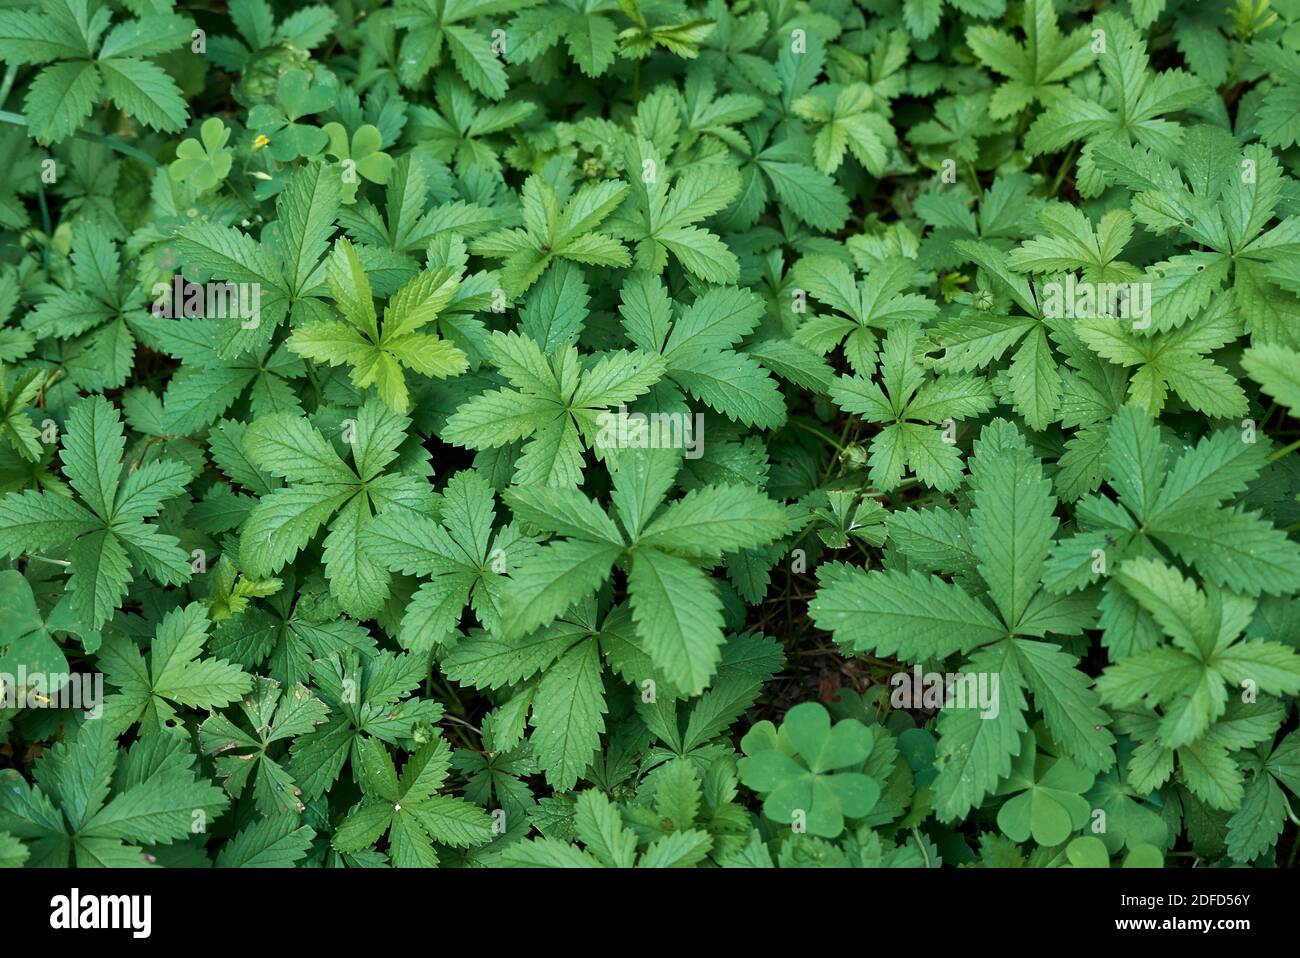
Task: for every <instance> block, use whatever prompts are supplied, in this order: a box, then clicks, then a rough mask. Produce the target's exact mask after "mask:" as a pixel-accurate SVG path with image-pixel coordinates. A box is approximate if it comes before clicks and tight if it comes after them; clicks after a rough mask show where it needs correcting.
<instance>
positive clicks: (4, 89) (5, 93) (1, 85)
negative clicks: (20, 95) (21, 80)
mask: <svg viewBox="0 0 1300 958" xmlns="http://www.w3.org/2000/svg"><path fill="white" fill-rule="evenodd" d="M17 77H18V64H16V63H11V64H9V67H8V69H6V70H5V78H4V80H2V81H0V107H2V106H4V105H5V101H6V100H8V99H9V91H10V90H12V89H13V88H14V80H15V79H17Z"/></svg>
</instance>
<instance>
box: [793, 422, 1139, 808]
mask: <svg viewBox="0 0 1300 958" xmlns="http://www.w3.org/2000/svg"><path fill="white" fill-rule="evenodd" d="M971 485H972V490H973V491H972V496H971V499H972V502H973V505H972V508H971V513H970V526H969V538H970V546H969V549H970V553H971V554H972V558H973V559H974V560H975V564H976V569H977V570H978V574H979V577H980V578H981V579H982V580H983V584H984V587H985V588H986V589H987V598H986V599H981V598H977V597H974V596H971V595H969V594H968V593H967V591H966V590H965V589H963V588H962V587H961V586H959V585H957V584H955V583H952V582H945V581H943V580H941V579H939V578H937V577H935V576H933V575H923V574H921V573H919V572H915V571H913V572H910V573H904V572H901V571H899V570H884V571H873V572H862V571H861V570H858V569H854V568H852V567H849V566H844V565H831V566H823V568H822V570H820V571H819V573H818V580H819V585H820V588H819V589H818V593H817V596H816V598H815V599H814V600H813V601H812V602H811V603H809V614H810V616H811V617H812V619H813V622H814V623H815V624H817V625H818V627H820V628H824V629H827V630H829V631H830V632H831V633H832V634H833V635H834V636H835V640H836V642H837V643H838V644H840V645H842V646H843V647H845V648H846V649H848V650H851V651H854V652H866V651H871V652H874V653H876V654H880V655H895V656H898V657H899V658H902V659H905V660H911V661H935V660H943V659H947V658H948V657H950V656H953V655H955V654H957V653H962V652H965V653H969V654H968V656H967V658H966V663H965V665H964V666H963V667H962V669H961V671H962V672H973V673H976V674H984V675H990V676H991V675H996V676H997V677H998V680H997V681H998V684H997V687H996V692H995V693H994V694H995V695H996V697H997V701H998V705H997V708H996V709H989V710H987V711H985V712H980V711H979V710H971V709H969V708H968V709H965V710H963V709H953V710H951V711H945V712H944V715H943V717H942V720H941V721H940V723H939V726H938V729H939V733H940V736H939V748H938V755H939V759H940V761H939V765H938V768H939V769H940V771H939V776H938V778H937V780H936V783H935V795H936V801H937V807H938V809H939V813H940V816H941V818H943V819H944V820H951V819H954V818H960V817H962V816H964V815H966V814H967V812H968V811H969V809H970V808H971V807H973V806H975V805H978V804H979V802H980V801H981V800H982V798H983V797H984V796H985V795H987V794H988V793H989V792H990V791H991V790H992V789H993V788H994V786H995V785H996V784H997V782H998V781H999V780H1000V779H1001V778H1003V777H1004V776H1006V775H1007V774H1008V772H1009V771H1010V768H1011V760H1012V759H1013V758H1014V757H1015V756H1016V755H1017V754H1019V749H1020V744H1019V737H1020V734H1021V732H1023V731H1024V730H1025V729H1026V728H1028V723H1027V722H1026V721H1025V718H1024V715H1023V713H1024V710H1025V708H1026V707H1027V705H1028V702H1029V698H1028V697H1027V696H1026V695H1025V693H1026V691H1028V692H1029V693H1030V694H1031V695H1032V698H1033V702H1034V704H1035V705H1036V706H1037V707H1038V709H1039V710H1040V711H1041V712H1042V713H1043V717H1044V719H1045V721H1046V723H1047V726H1048V728H1049V729H1050V730H1051V732H1052V734H1053V736H1054V737H1055V740H1056V741H1057V742H1058V743H1060V745H1061V746H1062V747H1063V748H1064V749H1065V750H1066V752H1067V754H1068V755H1070V756H1071V758H1072V759H1074V760H1075V761H1076V762H1077V763H1078V764H1079V765H1080V766H1081V767H1083V768H1087V769H1089V770H1092V771H1102V770H1104V769H1106V768H1108V767H1109V766H1110V765H1111V764H1112V763H1113V762H1114V753H1113V750H1112V744H1113V742H1114V738H1113V736H1112V735H1111V733H1110V732H1109V730H1108V729H1107V728H1106V725H1107V724H1108V721H1109V720H1108V717H1107V715H1106V713H1105V712H1104V711H1103V710H1102V709H1101V708H1100V707H1099V705H1100V703H1099V700H1098V697H1097V694H1096V693H1095V692H1094V691H1093V690H1092V689H1091V688H1090V687H1089V681H1088V678H1087V677H1086V676H1085V675H1084V674H1082V673H1081V672H1079V671H1078V662H1077V660H1076V659H1075V658H1074V657H1073V656H1071V655H1069V654H1067V653H1065V652H1063V651H1062V650H1061V649H1060V648H1059V647H1058V646H1056V645H1055V644H1053V643H1052V642H1051V641H1050V640H1043V641H1039V639H1043V638H1044V637H1046V636H1050V635H1052V634H1056V635H1072V634H1077V633H1079V632H1082V631H1083V629H1084V628H1085V627H1087V626H1089V625H1090V624H1091V619H1092V615H1093V613H1092V612H1091V610H1090V609H1088V608H1087V607H1082V608H1080V607H1076V608H1072V609H1065V608H1056V609H1053V608H1052V605H1053V602H1052V600H1051V599H1050V598H1049V594H1048V593H1046V592H1045V591H1044V590H1043V589H1042V587H1041V584H1040V577H1041V574H1042V564H1043V561H1044V559H1045V558H1046V556H1047V554H1048V551H1049V549H1050V548H1051V546H1052V540H1053V536H1054V533H1055V530H1056V526H1057V522H1056V519H1055V517H1054V516H1053V515H1052V510H1053V505H1054V500H1053V499H1052V497H1051V495H1050V484H1049V483H1048V482H1047V481H1046V480H1045V479H1044V478H1043V477H1042V469H1041V465H1040V464H1039V463H1038V461H1037V460H1036V459H1035V458H1034V457H1033V456H1032V454H1031V453H1030V452H1029V450H1028V449H1027V447H1026V445H1025V441H1024V438H1023V436H1021V434H1020V433H1019V432H1018V431H1017V430H1016V429H1015V428H1014V427H1013V426H1011V425H1010V424H1008V423H1006V422H1005V421H1002V420H995V421H994V422H993V423H991V424H990V425H989V426H987V427H985V429H984V430H983V431H982V432H981V435H980V438H979V440H977V442H976V444H975V456H974V459H973V465H972V469H971ZM986 602H987V603H990V604H991V605H992V606H993V609H995V610H996V612H994V611H991V610H990V609H989V607H988V605H986V604H985V603H986ZM868 622H870V623H873V625H872V626H868V625H867V623H868ZM882 625H883V630H882V628H881V627H882Z"/></svg>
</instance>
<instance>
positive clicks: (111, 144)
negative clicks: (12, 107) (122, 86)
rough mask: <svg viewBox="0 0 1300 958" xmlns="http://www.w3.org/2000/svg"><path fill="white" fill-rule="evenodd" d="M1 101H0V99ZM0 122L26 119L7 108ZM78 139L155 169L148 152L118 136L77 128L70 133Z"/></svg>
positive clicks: (20, 123)
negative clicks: (74, 131)
mask: <svg viewBox="0 0 1300 958" xmlns="http://www.w3.org/2000/svg"><path fill="white" fill-rule="evenodd" d="M0 102H2V101H0ZM0 123H12V124H13V125H14V126H26V125H27V120H26V119H24V118H23V116H22V114H20V113H11V112H10V111H8V110H0ZM72 135H73V136H75V137H76V138H77V139H79V140H87V141H89V142H91V143H98V144H99V145H100V146H106V147H108V148H109V149H110V150H113V151H115V152H117V153H121V154H122V155H123V156H129V157H131V159H133V160H139V161H140V162H141V163H144V164H145V165H147V166H151V167H153V168H154V169H157V168H158V166H159V163H158V161H157V160H155V159H154V158H153V157H152V156H150V155H149V154H148V153H146V152H144V151H143V150H137V149H136V148H135V147H134V146H130V145H128V144H126V143H123V142H122V140H121V139H120V138H119V137H115V136H100V135H99V134H98V133H88V132H87V131H85V130H78V131H77V132H76V133H73V134H72Z"/></svg>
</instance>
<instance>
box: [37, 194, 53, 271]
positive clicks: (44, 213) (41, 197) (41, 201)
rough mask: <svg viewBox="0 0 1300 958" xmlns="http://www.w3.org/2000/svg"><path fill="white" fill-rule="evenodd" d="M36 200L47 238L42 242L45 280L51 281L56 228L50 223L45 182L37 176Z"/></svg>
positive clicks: (42, 227)
mask: <svg viewBox="0 0 1300 958" xmlns="http://www.w3.org/2000/svg"><path fill="white" fill-rule="evenodd" d="M36 202H37V204H38V205H39V206H40V208H41V229H42V230H44V231H45V240H44V242H42V243H41V265H42V267H43V268H44V270H45V282H47V283H48V282H49V281H50V240H52V239H53V238H54V228H53V227H52V226H51V225H50V205H49V204H48V203H47V202H45V184H44V183H43V182H42V181H41V178H40V177H37V178H36Z"/></svg>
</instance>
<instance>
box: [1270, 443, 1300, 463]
mask: <svg viewBox="0 0 1300 958" xmlns="http://www.w3.org/2000/svg"><path fill="white" fill-rule="evenodd" d="M1297 449H1300V439H1297V440H1296V441H1295V442H1293V443H1291V444H1290V445H1289V446H1283V447H1282V448H1281V449H1279V450H1278V451H1277V452H1275V453H1273V455H1271V456H1269V457H1268V461H1269V462H1277V461H1278V460H1279V459H1281V458H1282V457H1283V456H1285V455H1286V454H1287V453H1288V452H1295V451H1296V450H1297Z"/></svg>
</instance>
